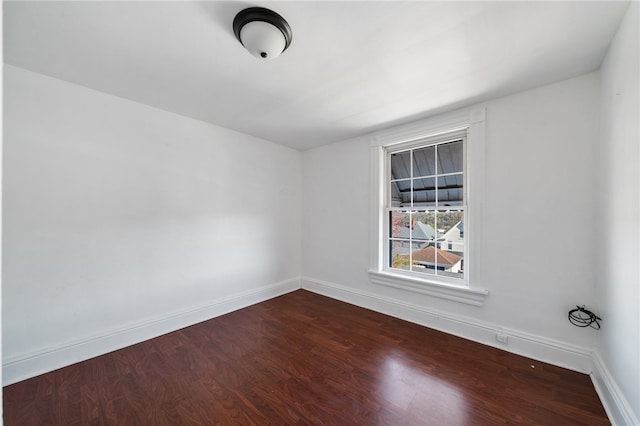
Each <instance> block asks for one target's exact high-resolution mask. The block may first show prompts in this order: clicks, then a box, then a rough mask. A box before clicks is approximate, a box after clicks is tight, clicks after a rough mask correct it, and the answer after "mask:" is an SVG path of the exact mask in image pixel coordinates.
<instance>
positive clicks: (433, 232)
mask: <svg viewBox="0 0 640 426" xmlns="http://www.w3.org/2000/svg"><path fill="white" fill-rule="evenodd" d="M464 144H465V138H464V137H456V138H451V137H449V138H446V137H443V138H442V139H440V140H439V141H436V142H433V141H431V142H429V143H425V144H424V145H422V146H413V147H411V148H409V149H402V148H395V149H388V150H387V154H388V158H387V164H388V168H389V170H388V173H387V176H388V195H387V206H386V207H387V208H386V210H387V215H388V220H387V234H386V235H387V236H388V264H387V268H390V269H392V270H395V271H397V272H401V271H409V272H411V273H422V274H430V275H437V276H447V277H454V278H461V279H463V278H464V274H465V268H464V259H465V251H466V249H465V236H464V234H465V229H464V223H465V222H464V219H465V209H466V203H465V175H464V172H465V149H464V148H465V146H464Z"/></svg>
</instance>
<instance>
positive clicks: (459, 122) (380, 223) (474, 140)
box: [369, 108, 489, 306]
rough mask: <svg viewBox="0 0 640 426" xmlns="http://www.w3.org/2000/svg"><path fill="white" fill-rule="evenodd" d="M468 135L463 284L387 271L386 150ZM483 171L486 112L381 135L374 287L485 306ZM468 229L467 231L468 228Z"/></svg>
mask: <svg viewBox="0 0 640 426" xmlns="http://www.w3.org/2000/svg"><path fill="white" fill-rule="evenodd" d="M463 129H466V130H467V141H466V144H467V146H466V150H467V151H466V152H467V161H466V169H465V174H466V176H465V178H466V179H465V184H466V185H467V188H466V192H467V195H468V199H467V203H466V204H467V213H466V215H465V222H466V223H467V224H468V229H469V230H470V233H468V232H467V230H466V229H465V244H468V253H470V256H469V259H465V262H467V265H468V272H466V273H465V275H466V276H465V279H464V280H459V279H453V280H452V279H446V277H437V276H425V277H422V276H421V277H413V276H411V275H410V274H405V273H403V274H397V273H393V272H391V271H388V270H385V267H384V265H385V263H384V256H383V252H384V250H383V244H386V242H385V243H383V244H381V239H382V238H383V237H384V220H385V212H386V209H385V198H384V197H385V190H384V188H385V184H386V180H385V177H386V176H385V172H384V171H385V167H384V166H385V161H386V150H385V148H387V147H390V146H393V145H398V144H407V143H410V142H411V141H414V140H418V139H422V140H424V139H425V138H431V137H434V136H438V135H444V134H447V133H451V132H455V131H460V130H463ZM484 169H485V109H484V108H478V109H473V110H464V111H459V112H456V113H450V114H445V115H442V116H438V117H435V118H431V119H427V120H421V121H418V122H415V123H411V124H408V125H403V126H398V127H394V128H391V129H387V130H383V131H380V132H377V133H375V134H374V135H373V137H372V140H371V209H370V211H371V215H372V216H371V230H370V250H371V251H370V265H369V277H370V280H371V282H372V283H373V284H378V285H385V286H389V287H393V288H399V289H403V290H407V291H412V292H416V293H421V294H427V295H430V296H435V297H439V298H442V299H447V300H452V301H456V302H460V303H465V304H469V305H475V306H481V305H482V304H483V303H484V299H485V297H486V296H487V295H488V294H489V292H488V291H487V290H486V289H484V288H482V286H481V285H480V284H479V283H480V282H481V278H482V268H481V265H482V259H481V258H482V253H483V250H482V240H483V238H482V235H481V233H482V229H481V227H480V226H476V225H475V224H476V223H481V218H482V203H483V199H484V194H483V192H484ZM465 228H466V226H465Z"/></svg>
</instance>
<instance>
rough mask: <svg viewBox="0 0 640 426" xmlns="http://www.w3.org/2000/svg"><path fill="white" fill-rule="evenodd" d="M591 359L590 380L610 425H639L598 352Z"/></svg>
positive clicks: (639, 421) (638, 420)
mask: <svg viewBox="0 0 640 426" xmlns="http://www.w3.org/2000/svg"><path fill="white" fill-rule="evenodd" d="M592 358H593V372H592V373H591V380H592V381H593V386H594V387H595V388H596V392H598V395H599V396H600V401H602V405H603V406H604V409H605V411H606V412H607V415H608V416H609V420H610V421H611V423H612V424H613V425H614V426H637V425H640V419H638V417H636V415H635V414H634V413H633V410H632V409H631V406H630V405H629V401H627V399H626V398H625V397H624V394H623V393H622V391H621V390H620V388H619V387H618V385H617V384H616V381H615V380H614V379H613V376H611V373H610V372H609V369H608V368H607V366H606V365H605V363H604V362H603V361H602V358H600V355H599V354H598V352H594V353H593V354H592Z"/></svg>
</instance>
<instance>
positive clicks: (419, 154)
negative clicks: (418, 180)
mask: <svg viewBox="0 0 640 426" xmlns="http://www.w3.org/2000/svg"><path fill="white" fill-rule="evenodd" d="M435 174H436V148H435V146H428V147H425V148H420V149H414V150H413V177H419V176H433V175H435Z"/></svg>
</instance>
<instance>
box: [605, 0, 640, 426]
mask: <svg viewBox="0 0 640 426" xmlns="http://www.w3.org/2000/svg"><path fill="white" fill-rule="evenodd" d="M639 9H640V7H639V5H638V3H637V2H632V4H631V6H630V8H629V10H628V12H627V15H626V17H625V18H624V20H623V22H622V25H621V27H620V29H619V30H618V33H617V35H616V37H615V39H614V40H613V43H612V45H611V47H610V49H609V52H608V54H607V57H606V58H605V61H604V63H603V66H602V69H601V72H602V139H601V145H600V163H599V164H600V167H599V169H598V171H599V173H600V175H601V178H602V180H601V184H602V185H601V188H600V191H598V193H597V197H598V202H599V205H600V206H601V212H600V213H601V217H599V218H598V224H599V227H598V228H599V231H600V235H599V236H600V239H599V241H598V245H597V247H598V259H599V261H598V299H599V309H600V311H601V312H600V313H601V315H602V318H603V321H602V324H603V332H601V333H598V337H599V339H598V340H597V353H598V355H599V357H600V358H601V361H602V364H603V371H601V372H600V373H601V375H600V377H598V379H599V380H601V381H603V383H604V384H605V385H607V383H609V384H608V385H607V386H608V387H609V388H611V387H613V388H614V390H613V391H612V392H611V393H612V396H611V397H612V399H613V400H614V401H612V402H613V403H612V404H611V405H612V406H615V405H618V406H623V407H624V406H625V405H626V406H627V407H628V408H627V410H626V412H625V410H622V412H621V413H619V415H618V416H617V417H618V422H619V423H620V424H625V423H626V424H638V422H639V419H640V289H639V287H640V274H639V269H638V268H639V265H640V249H639V241H640V228H639V224H640V213H639V211H640V198H639V195H640V174H639V172H638V169H639V168H640V166H639V165H640V158H639V156H640V151H639V149H638V145H639V144H640V131H639V117H640V107H639V104H640V100H639V94H640V87H639V85H638V79H639V76H640V67H639V61H640V58H639V56H638V52H639V51H640V46H639V43H638V40H639V39H640V34H639V33H638V26H639V19H638V15H639V13H640V11H639ZM611 383H616V384H617V386H619V390H620V393H619V399H620V401H615V399H616V396H615V395H616V393H617V392H616V390H615V386H612V384H611ZM625 399H626V401H624V400H625Z"/></svg>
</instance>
